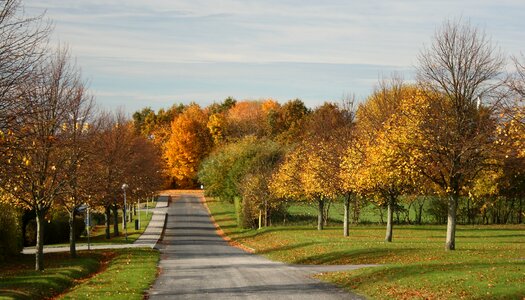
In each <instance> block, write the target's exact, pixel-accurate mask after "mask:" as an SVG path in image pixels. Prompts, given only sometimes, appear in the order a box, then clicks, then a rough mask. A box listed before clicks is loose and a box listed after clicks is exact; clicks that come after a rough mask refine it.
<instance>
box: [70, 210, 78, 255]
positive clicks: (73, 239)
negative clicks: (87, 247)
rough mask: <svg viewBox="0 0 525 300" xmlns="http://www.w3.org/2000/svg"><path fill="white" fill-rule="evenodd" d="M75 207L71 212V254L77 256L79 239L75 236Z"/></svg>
mask: <svg viewBox="0 0 525 300" xmlns="http://www.w3.org/2000/svg"><path fill="white" fill-rule="evenodd" d="M75 215H76V214H75V208H73V209H72V210H71V211H70V212H69V255H70V256H71V258H76V257H77V241H76V237H75V227H76V226H75Z"/></svg>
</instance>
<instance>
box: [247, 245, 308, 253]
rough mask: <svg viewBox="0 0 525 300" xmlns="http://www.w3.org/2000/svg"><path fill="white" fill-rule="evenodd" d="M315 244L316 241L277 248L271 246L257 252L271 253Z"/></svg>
mask: <svg viewBox="0 0 525 300" xmlns="http://www.w3.org/2000/svg"><path fill="white" fill-rule="evenodd" d="M313 244H316V243H314V242H308V243H300V244H293V245H287V246H282V247H275V248H271V249H266V250H261V251H257V254H269V253H272V252H277V251H288V250H293V249H298V248H303V247H307V246H310V245H313Z"/></svg>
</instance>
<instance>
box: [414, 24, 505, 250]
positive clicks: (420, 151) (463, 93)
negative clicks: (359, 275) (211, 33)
mask: <svg viewBox="0 0 525 300" xmlns="http://www.w3.org/2000/svg"><path fill="white" fill-rule="evenodd" d="M418 60H419V67H418V70H417V79H418V82H419V83H420V85H421V86H422V90H423V91H429V92H426V94H425V95H424V97H423V98H425V100H426V101H424V102H423V103H419V105H417V106H412V107H409V108H407V109H410V111H412V112H413V113H412V114H411V115H410V116H407V120H410V119H411V120H412V121H409V122H410V123H412V124H413V125H414V127H415V128H414V127H413V128H414V129H415V130H416V131H414V132H413V134H412V137H413V138H414V142H413V143H411V146H412V147H413V149H415V150H416V152H417V153H412V155H415V156H414V157H415V158H417V160H415V165H416V166H417V167H418V168H419V169H420V171H421V173H422V174H424V175H425V176H427V177H428V178H429V180H431V181H433V182H434V183H435V184H437V185H438V186H439V187H440V188H441V190H442V192H443V193H445V194H446V195H447V197H448V219H447V236H446V244H445V248H446V249H447V250H454V249H455V248H456V241H455V232H456V210H457V205H458V200H459V197H460V194H461V192H462V190H463V188H464V187H465V186H466V185H467V184H468V182H469V181H471V180H473V179H474V178H475V177H476V175H477V174H478V173H479V170H480V169H482V168H483V162H485V161H486V158H487V156H488V155H489V154H490V148H491V147H490V143H491V129H493V126H492V125H491V123H492V119H491V116H490V113H491V107H490V104H491V103H490V102H489V100H491V99H492V100H493V99H494V95H495V91H497V89H498V88H499V84H498V83H497V79H498V76H499V74H500V72H501V70H502V67H503V64H504V61H503V58H502V56H501V55H500V54H499V53H498V52H497V50H496V49H495V47H494V46H492V44H491V42H490V40H489V39H488V38H487V36H486V34H485V33H483V32H480V31H479V30H478V29H476V28H475V27H473V26H471V25H470V24H469V23H462V22H461V21H445V22H444V24H443V25H442V27H441V28H440V29H439V30H438V31H437V32H436V34H435V36H434V41H433V43H432V45H431V46H430V47H429V48H426V47H425V48H424V49H423V51H422V52H421V53H420V55H419V56H418ZM495 81H496V83H495ZM421 105H423V106H421ZM416 122H418V123H419V124H415V123H416ZM416 132H417V133H416Z"/></svg>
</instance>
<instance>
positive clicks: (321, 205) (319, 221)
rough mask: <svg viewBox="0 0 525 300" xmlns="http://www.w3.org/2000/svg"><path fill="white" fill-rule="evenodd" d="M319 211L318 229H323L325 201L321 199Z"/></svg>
mask: <svg viewBox="0 0 525 300" xmlns="http://www.w3.org/2000/svg"><path fill="white" fill-rule="evenodd" d="M317 202H318V204H319V211H318V214H317V230H323V212H324V201H323V200H321V199H319V200H318V201H317Z"/></svg>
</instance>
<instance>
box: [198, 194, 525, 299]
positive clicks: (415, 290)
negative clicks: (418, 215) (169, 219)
mask: <svg viewBox="0 0 525 300" xmlns="http://www.w3.org/2000/svg"><path fill="white" fill-rule="evenodd" d="M207 202H208V206H209V208H210V210H211V211H212V213H213V215H214V218H215V220H216V221H217V223H218V224H219V225H220V226H221V228H222V230H223V231H224V232H225V233H226V234H227V235H228V236H229V237H230V238H232V239H233V240H234V241H237V242H240V243H242V244H244V245H246V246H248V247H251V248H253V249H255V250H256V253H258V254H262V255H264V256H267V257H268V258H270V259H273V260H278V261H284V262H288V263H295V264H381V265H382V266H378V267H372V268H365V269H360V270H356V271H349V272H337V273H328V274H320V275H317V276H318V277H319V278H321V279H323V280H326V281H331V282H334V283H336V284H339V285H341V286H343V287H344V288H347V289H351V290H353V291H354V292H357V293H359V294H362V295H366V296H367V297H370V298H374V299H392V298H395V299H412V298H421V299H432V298H434V299H458V298H464V299H492V298H504V299H523V297H525V226H524V225H497V226H496V225H491V226H458V229H457V232H456V249H457V250H455V251H445V250H444V243H445V233H446V227H445V226H444V225H424V226H412V225H403V226H394V242H392V243H385V242H384V241H383V239H384V235H385V227H384V226H377V225H367V226H353V227H351V229H350V237H347V238H345V237H343V236H342V235H343V230H342V226H340V225H339V226H329V227H328V228H326V229H325V230H323V231H321V232H319V231H317V230H316V228H315V223H314V222H312V223H310V224H307V225H305V224H303V223H299V224H300V225H295V223H293V224H290V225H288V226H274V227H269V228H264V229H262V230H246V229H239V228H238V227H237V224H236V218H235V215H234V207H233V205H232V204H228V203H223V202H219V201H214V200H213V199H210V198H208V201H207ZM293 209H296V210H300V208H292V210H293ZM334 214H337V212H334ZM291 219H293V218H291ZM298 219H301V218H298Z"/></svg>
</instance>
